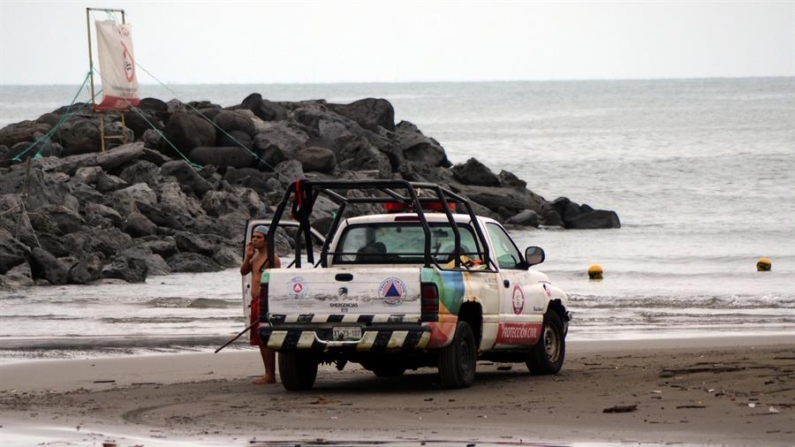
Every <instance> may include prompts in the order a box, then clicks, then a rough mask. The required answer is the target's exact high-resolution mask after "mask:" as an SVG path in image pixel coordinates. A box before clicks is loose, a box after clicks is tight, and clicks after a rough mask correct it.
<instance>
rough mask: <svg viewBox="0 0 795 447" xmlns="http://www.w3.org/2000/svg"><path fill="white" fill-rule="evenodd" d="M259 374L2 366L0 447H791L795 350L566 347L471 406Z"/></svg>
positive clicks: (145, 363) (494, 371)
mask: <svg viewBox="0 0 795 447" xmlns="http://www.w3.org/2000/svg"><path fill="white" fill-rule="evenodd" d="M260 372H261V361H260V359H259V356H258V353H257V352H256V351H253V350H235V351H231V352H222V353H220V354H217V355H213V354H212V353H198V354H179V355H161V356H139V357H126V358H105V359H94V360H54V361H29V362H22V363H12V364H0V415H2V423H1V425H2V428H0V439H5V441H4V442H3V444H4V445H6V444H9V443H13V442H16V444H14V445H26V444H24V443H20V442H22V441H20V440H21V439H23V438H22V437H21V435H20V433H25V436H27V437H25V438H24V439H30V440H32V441H35V440H36V439H37V436H40V437H41V441H38V442H33V443H31V444H29V445H35V444H37V443H39V442H43V441H45V440H52V439H55V438H53V436H56V437H57V436H63V439H66V438H67V437H70V436H71V438H69V439H82V440H83V441H82V442H86V444H80V442H81V441H79V440H77V441H75V440H72V441H69V442H72V444H70V445H101V441H102V440H103V439H104V438H105V437H113V438H115V439H117V442H118V445H119V446H123V445H146V446H153V445H166V444H168V442H170V441H176V440H187V441H188V442H189V443H194V444H204V445H249V443H250V442H251V441H252V440H253V439H256V440H258V441H268V440H269V441H276V440H290V441H302V440H304V441H305V440H312V439H316V438H323V439H329V440H349V441H350V440H371V441H379V440H390V441H391V440H395V439H397V440H406V441H416V440H426V441H434V440H457V441H459V440H460V441H466V442H474V443H478V442H479V443H519V442H523V443H527V442H541V443H572V442H590V443H596V442H609V443H618V442H640V443H643V444H655V443H684V444H685V445H727V446H746V445H747V446H752V445H753V446H759V445H764V446H791V445H793V444H795V335H793V336H778V337H728V338H701V339H694V340H692V339H676V340H640V341H599V342H571V343H569V346H568V353H567V360H566V363H565V365H564V369H563V371H561V373H560V374H558V375H556V376H531V375H529V374H528V373H527V369H526V368H525V367H524V365H523V364H498V363H493V362H479V363H478V375H477V379H476V382H475V385H473V386H472V387H471V388H469V389H465V390H443V389H439V388H438V377H437V374H436V371H435V370H434V369H421V370H418V371H411V372H408V373H407V374H406V375H404V376H403V377H399V378H389V379H379V378H376V377H375V376H374V375H373V374H372V373H370V372H368V371H364V370H361V369H360V368H358V367H357V366H356V365H348V366H347V367H346V368H345V370H343V371H337V370H336V369H335V368H334V367H333V366H327V365H326V366H322V367H321V371H320V372H319V373H318V381H317V383H316V386H315V388H314V389H313V390H311V391H309V392H303V393H290V392H287V391H285V390H284V389H283V388H282V387H281V385H253V384H251V381H252V380H253V378H254V377H255V376H256V375H257V374H259V373H260ZM51 427H59V428H60V430H61V432H60V433H61V434H60V435H58V434H56V435H53V434H52V432H51V430H50V428H51ZM48 430H49V431H48ZM76 433H79V434H76ZM75 436H76V438H75ZM92 443H93V444H92Z"/></svg>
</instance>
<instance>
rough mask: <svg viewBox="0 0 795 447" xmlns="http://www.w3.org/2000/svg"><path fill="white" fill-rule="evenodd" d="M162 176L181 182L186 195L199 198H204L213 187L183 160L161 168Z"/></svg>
mask: <svg viewBox="0 0 795 447" xmlns="http://www.w3.org/2000/svg"><path fill="white" fill-rule="evenodd" d="M160 174H161V175H162V176H164V177H165V176H172V177H174V178H176V179H177V182H179V187H180V189H182V191H183V192H184V193H185V194H193V195H195V196H196V197H198V198H201V197H202V196H204V194H205V193H206V192H207V191H210V190H211V189H213V186H212V185H211V184H210V183H209V182H208V181H207V180H205V179H203V178H202V177H201V176H200V175H199V174H198V173H197V172H196V170H195V169H193V167H191V166H190V165H189V164H188V163H186V162H185V161H183V160H174V161H169V162H168V163H165V164H163V166H161V167H160Z"/></svg>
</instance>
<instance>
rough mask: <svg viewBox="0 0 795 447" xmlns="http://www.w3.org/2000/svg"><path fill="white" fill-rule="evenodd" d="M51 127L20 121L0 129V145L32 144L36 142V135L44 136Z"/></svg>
mask: <svg viewBox="0 0 795 447" xmlns="http://www.w3.org/2000/svg"><path fill="white" fill-rule="evenodd" d="M52 128H53V126H52V125H50V124H46V123H41V122H37V121H22V122H19V123H16V124H9V125H8V126H6V127H3V128H2V129H0V144H2V145H5V146H8V147H12V146H14V145H15V144H17V143H22V142H29V143H33V142H34V141H36V140H38V137H36V134H39V135H46V134H47V132H49V131H50V130H52Z"/></svg>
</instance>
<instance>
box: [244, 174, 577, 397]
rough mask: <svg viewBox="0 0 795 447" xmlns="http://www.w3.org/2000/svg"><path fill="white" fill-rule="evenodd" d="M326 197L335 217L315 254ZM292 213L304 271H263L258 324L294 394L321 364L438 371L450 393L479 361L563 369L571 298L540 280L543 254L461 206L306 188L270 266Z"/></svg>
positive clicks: (370, 188) (414, 187)
mask: <svg viewBox="0 0 795 447" xmlns="http://www.w3.org/2000/svg"><path fill="white" fill-rule="evenodd" d="M320 197H326V198H327V199H330V201H331V202H333V203H334V204H336V205H337V206H338V208H337V210H336V211H334V212H332V215H333V220H332V223H331V225H330V229H329V230H328V232H327V234H326V237H325V240H324V241H323V242H322V245H321V246H320V247H314V248H313V240H314V237H313V236H312V222H311V221H312V218H313V215H314V214H317V213H313V206H314V205H315V203H317V202H318V199H319V198H320ZM324 203H328V200H326V201H325V202H324ZM288 205H289V206H290V209H291V211H292V213H291V214H292V216H291V217H292V219H294V220H295V221H297V222H298V225H299V229H298V231H296V232H295V238H296V243H295V244H294V247H295V250H296V253H295V257H294V262H293V263H292V265H291V268H282V269H267V270H265V271H264V272H263V274H262V282H261V286H262V287H261V290H262V292H261V293H262V294H261V297H260V298H261V299H262V300H263V302H264V303H266V305H263V306H261V313H260V325H259V336H260V338H261V339H262V341H263V343H265V344H266V345H267V346H268V347H269V348H271V349H273V350H275V351H277V353H278V365H279V375H280V378H281V382H282V384H283V386H284V387H285V388H286V389H287V390H291V391H298V390H306V389H310V388H312V387H313V386H314V383H315V380H316V378H317V372H318V365H319V364H321V363H334V364H336V366H337V368H338V369H342V368H343V367H344V366H345V364H346V363H347V362H354V363H359V364H361V366H362V367H364V368H365V369H367V370H370V371H372V372H373V373H375V374H376V375H377V376H379V377H385V376H399V375H402V374H403V373H404V372H405V371H406V370H408V369H417V368H421V367H436V368H438V370H439V376H440V383H441V385H442V386H444V387H446V388H465V387H469V386H470V385H471V384H472V383H473V382H474V380H475V370H476V366H477V360H479V359H482V360H492V361H496V362H524V363H525V364H526V365H527V367H528V369H529V370H530V372H531V373H532V374H555V373H557V372H558V371H559V370H560V369H561V367H562V365H563V360H564V357H565V352H566V345H565V339H566V333H567V331H568V324H569V321H570V319H571V314H570V312H569V311H568V309H567V306H568V298H567V296H566V294H565V293H564V292H563V291H562V290H561V289H559V288H557V287H556V286H553V285H552V283H551V282H550V281H549V278H548V277H547V276H546V275H545V274H543V273H541V272H539V271H537V270H535V269H531V268H530V267H532V266H533V265H536V264H539V263H541V262H543V261H544V257H545V254H544V251H543V249H541V248H539V247H528V248H527V249H526V250H525V251H524V253H522V252H521V251H520V250H519V249H518V248H517V246H516V244H515V243H514V242H513V240H512V239H511V237H510V235H509V234H508V232H507V231H506V230H505V229H504V228H503V227H502V226H501V225H500V224H499V223H498V222H497V221H495V220H493V219H490V218H486V217H479V216H476V215H475V214H474V212H473V209H472V206H471V204H470V203H469V202H468V201H467V200H466V199H465V198H464V197H462V196H459V195H457V194H455V193H453V192H451V191H449V190H447V189H444V188H442V187H440V186H439V185H436V184H429V183H414V182H408V181H402V180H383V181H382V180H368V181H306V180H304V181H300V182H296V183H294V184H292V185H290V186H289V187H288V188H287V191H286V193H285V196H284V198H283V200H282V201H281V203H280V204H279V206H278V207H277V209H276V211H275V213H274V216H273V219H272V221H271V224H270V227H269V228H270V230H269V231H270V232H269V237H268V255H269V256H273V253H274V249H275V243H274V239H275V238H274V237H273V236H275V234H276V233H275V232H276V229H277V228H279V223H280V221H281V219H282V216H283V215H284V214H285V212H286V210H287V208H288ZM378 205H380V206H382V207H383V211H380V212H379V214H366V213H364V214H363V212H362V210H365V211H367V212H372V211H373V209H374V208H376V207H377V206H378ZM302 237H304V238H305V241H303V243H299V240H300V238H302ZM318 248H319V251H318ZM316 256H317V258H318V259H317V260H315V257H316Z"/></svg>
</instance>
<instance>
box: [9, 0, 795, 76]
mask: <svg viewBox="0 0 795 447" xmlns="http://www.w3.org/2000/svg"><path fill="white" fill-rule="evenodd" d="M87 7H91V8H118V9H124V10H125V11H126V21H127V23H130V24H132V29H133V46H134V52H135V59H136V61H137V63H138V64H139V65H140V67H141V68H142V69H143V70H139V71H138V76H139V82H140V83H143V84H147V83H149V84H151V83H159V82H163V83H171V84H216V83H223V84H238V83H246V84H253V83H255V84H268V83H338V82H419V81H429V82H436V81H510V80H579V79H659V78H703V77H756V76H795V0H794V1H783V2H756V1H754V2H719V1H711V2H679V1H674V2H632V1H623V2H600V1H591V2H531V1H496V0H491V1H440V0H426V1H413V0H402V1H388V0H384V1H379V0H369V1H353V0H350V1H341V0H328V1H248V2H241V1H226V2H220V1H196V0H194V1H190V2H178V1H142V0H127V1H115V0H106V1H98V2H93V1H92V2H84V1H79V2H77V1H57V2H56V1H34V0H28V1H14V0H0V85H17V84H34V85H38V84H80V83H81V82H82V81H83V79H84V77H85V75H86V73H87V72H88V68H89V60H88V44H87V42H88V38H87V30H86V8H87ZM109 18H114V19H116V20H119V21H120V20H121V16H120V15H119V14H114V15H109V14H108V13H105V12H99V11H98V12H92V13H91V21H92V35H95V31H94V30H93V21H94V20H106V19H109ZM94 45H95V44H94ZM95 60H96V59H95ZM146 72H149V73H151V76H150V75H148V74H146Z"/></svg>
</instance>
